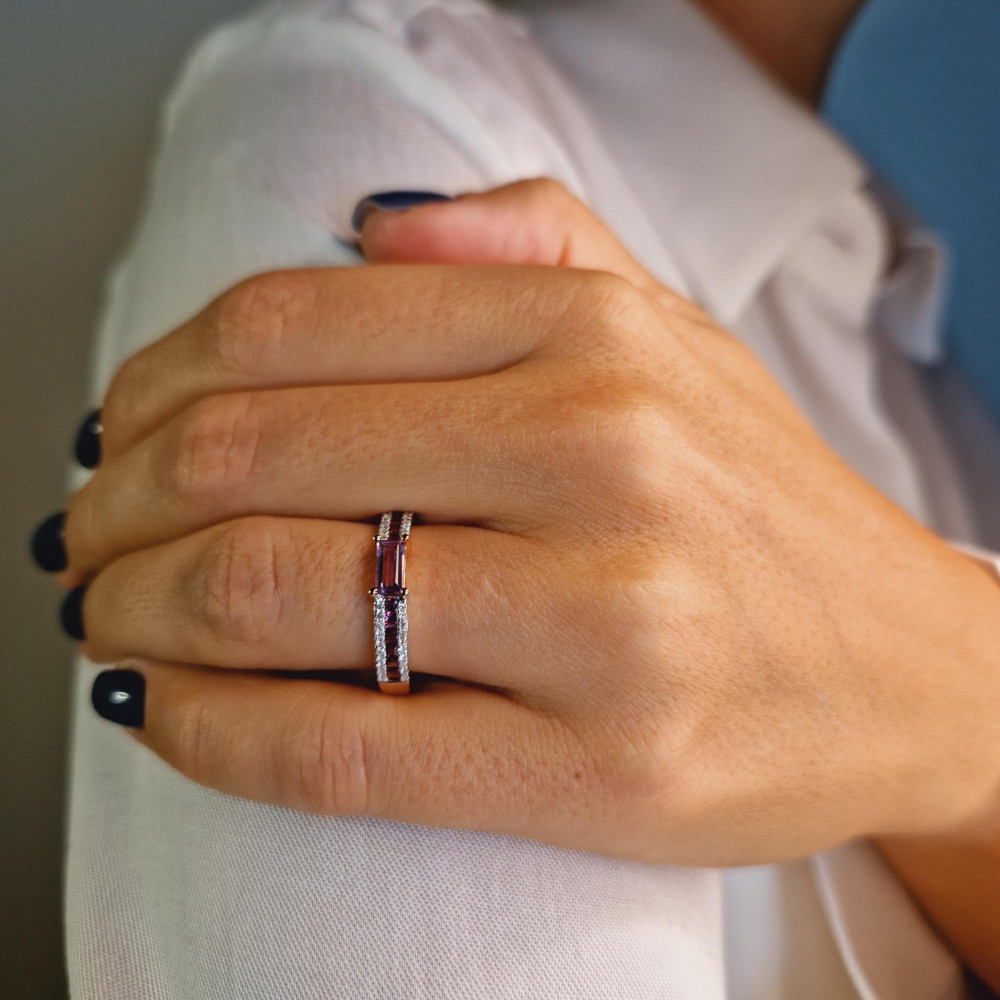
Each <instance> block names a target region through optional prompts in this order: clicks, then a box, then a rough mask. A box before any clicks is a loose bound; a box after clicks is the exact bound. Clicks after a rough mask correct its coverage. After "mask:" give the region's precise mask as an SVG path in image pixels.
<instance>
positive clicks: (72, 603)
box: [59, 584, 87, 640]
mask: <svg viewBox="0 0 1000 1000" xmlns="http://www.w3.org/2000/svg"><path fill="white" fill-rule="evenodd" d="M86 593H87V585H86V584H83V585H82V586H80V587H74V588H73V589H72V590H71V591H70V592H69V593H68V594H67V595H66V596H65V598H63V602H62V607H61V608H60V609H59V622H60V624H61V625H62V629H63V631H64V632H65V633H66V634H67V635H68V636H69V637H70V638H71V639H77V640H80V639H82V638H83V597H84V594H86Z"/></svg>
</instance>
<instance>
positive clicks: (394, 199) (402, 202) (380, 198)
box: [351, 191, 455, 233]
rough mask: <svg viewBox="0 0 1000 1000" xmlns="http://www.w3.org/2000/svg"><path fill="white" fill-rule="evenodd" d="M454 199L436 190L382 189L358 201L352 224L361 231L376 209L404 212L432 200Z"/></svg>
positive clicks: (357, 231)
mask: <svg viewBox="0 0 1000 1000" xmlns="http://www.w3.org/2000/svg"><path fill="white" fill-rule="evenodd" d="M454 200H455V199H454V198H452V197H451V196H449V195H446V194H438V193H437V192H436V191H380V192H379V193H378V194H370V195H368V196H367V197H366V198H362V199H361V201H359V202H358V204H357V205H356V206H355V209H354V214H353V215H352V216H351V225H352V226H353V227H354V231H355V232H356V233H360V232H361V227H362V226H363V225H364V224H365V219H367V218H368V216H369V214H371V213H372V212H374V211H380V212H403V211H405V210H406V209H408V208H417V207H418V206H419V205H426V204H428V203H429V202H432V201H454Z"/></svg>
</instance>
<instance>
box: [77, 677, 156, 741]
mask: <svg viewBox="0 0 1000 1000" xmlns="http://www.w3.org/2000/svg"><path fill="white" fill-rule="evenodd" d="M90 702H91V704H92V705H93V706H94V711H95V712H97V714H98V715H99V716H101V718H102V719H107V720H108V722H117V723H118V725H119V726H131V727H133V728H136V729H141V728H142V723H143V715H144V709H145V702H146V678H145V677H143V676H142V674H140V673H139V671H138V670H124V669H123V670H102V671H101V672H100V673H99V674H98V675H97V676H96V677H95V678H94V686H93V687H92V688H91V689H90Z"/></svg>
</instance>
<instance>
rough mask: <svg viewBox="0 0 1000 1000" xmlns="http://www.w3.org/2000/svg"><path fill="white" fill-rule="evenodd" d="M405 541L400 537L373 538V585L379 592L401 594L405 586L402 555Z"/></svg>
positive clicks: (404, 549) (404, 550)
mask: <svg viewBox="0 0 1000 1000" xmlns="http://www.w3.org/2000/svg"><path fill="white" fill-rule="evenodd" d="M405 552H406V542H405V541H403V540H402V539H400V538H386V539H382V538H378V539H376V540H375V586H376V587H377V588H378V592H379V593H380V594H385V595H390V594H397V595H398V594H401V593H402V592H403V588H404V587H405V586H406V581H405V579H404V574H403V566H404V563H403V555H404V553H405Z"/></svg>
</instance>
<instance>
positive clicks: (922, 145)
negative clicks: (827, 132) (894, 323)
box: [823, 0, 1000, 421]
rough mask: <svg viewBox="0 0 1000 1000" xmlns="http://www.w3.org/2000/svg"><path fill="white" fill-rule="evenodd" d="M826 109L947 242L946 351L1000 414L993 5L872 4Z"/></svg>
mask: <svg viewBox="0 0 1000 1000" xmlns="http://www.w3.org/2000/svg"><path fill="white" fill-rule="evenodd" d="M823 113H824V115H825V117H826V118H827V120H828V121H829V123H830V124H831V125H832V127H833V128H835V129H836V130H837V131H838V132H840V134H841V135H843V136H844V137H845V138H846V139H847V140H848V142H850V143H851V145H853V146H854V148H855V149H857V150H858V152H859V153H860V154H861V156H862V157H863V158H864V159H865V160H866V161H867V162H868V163H869V164H870V165H871V166H872V167H874V168H875V169H876V170H877V171H878V172H879V173H880V174H881V176H882V177H883V178H884V179H885V180H886V181H888V182H889V183H890V184H891V185H892V186H893V187H895V188H896V190H897V191H898V192H899V193H900V194H901V195H902V196H903V198H904V200H905V201H906V202H908V203H909V205H910V206H911V208H912V209H914V210H915V211H916V213H917V215H918V216H919V217H920V218H922V219H923V221H924V222H926V223H927V224H928V225H929V226H930V227H931V228H932V229H933V230H935V231H936V232H937V233H938V235H939V236H941V237H942V238H943V239H944V241H945V244H946V246H947V248H948V252H949V258H950V261H951V278H950V286H949V289H948V296H947V306H946V324H947V326H946V338H947V345H948V350H949V354H950V356H951V357H952V359H953V360H954V362H955V364H956V365H957V366H958V367H959V368H960V369H962V370H963V371H964V372H965V374H966V376H967V377H968V379H969V380H970V381H971V383H972V384H973V385H974V386H975V388H976V389H977V390H978V391H979V393H980V395H981V396H982V398H983V400H984V401H985V402H986V403H987V404H988V405H989V406H990V408H991V410H992V412H993V413H994V415H995V416H996V417H997V420H998V421H1000V0H869V2H868V4H867V5H866V6H865V7H864V8H863V9H862V11H861V12H860V14H859V15H858V17H857V19H856V21H855V23H854V24H853V26H852V28H851V30H850V31H849V32H848V33H847V36H846V37H845V39H844V40H843V42H842V44H841V46H840V49H839V51H838V53H837V57H836V60H835V62H834V66H833V68H832V71H831V75H830V78H829V81H828V84H827V89H826V93H825V95H824V102H823Z"/></svg>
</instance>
